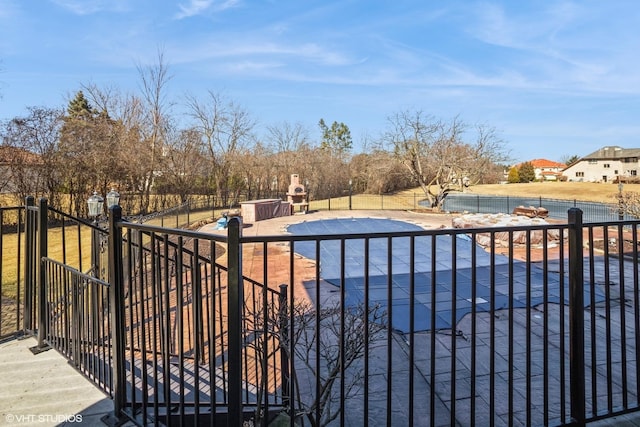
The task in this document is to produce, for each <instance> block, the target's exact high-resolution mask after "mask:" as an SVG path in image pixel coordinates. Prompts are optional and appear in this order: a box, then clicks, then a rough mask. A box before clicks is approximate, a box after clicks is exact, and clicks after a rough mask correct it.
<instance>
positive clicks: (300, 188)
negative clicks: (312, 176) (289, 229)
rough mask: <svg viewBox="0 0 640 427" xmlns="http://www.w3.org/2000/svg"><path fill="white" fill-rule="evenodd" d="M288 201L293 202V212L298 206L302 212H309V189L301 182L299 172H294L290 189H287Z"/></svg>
mask: <svg viewBox="0 0 640 427" xmlns="http://www.w3.org/2000/svg"><path fill="white" fill-rule="evenodd" d="M287 201H288V202H289V203H290V204H291V209H292V212H293V211H295V208H296V206H298V207H299V209H300V211H301V212H307V210H308V209H309V203H308V202H307V190H306V189H305V188H304V185H302V184H301V183H300V177H299V176H298V174H295V173H294V174H292V175H291V184H289V190H288V191H287Z"/></svg>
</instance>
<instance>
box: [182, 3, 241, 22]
mask: <svg viewBox="0 0 640 427" xmlns="http://www.w3.org/2000/svg"><path fill="white" fill-rule="evenodd" d="M239 3H240V0H225V1H222V2H217V1H215V0H191V1H190V2H189V3H188V4H187V5H183V4H179V5H178V7H179V8H180V12H179V13H177V14H176V16H175V19H184V18H190V17H192V16H196V15H200V14H202V13H204V12H206V11H211V12H222V11H224V10H227V9H231V8H233V7H236V6H237V5H238V4H239Z"/></svg>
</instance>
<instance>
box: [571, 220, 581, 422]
mask: <svg viewBox="0 0 640 427" xmlns="http://www.w3.org/2000/svg"><path fill="white" fill-rule="evenodd" d="M568 222H569V371H570V381H571V385H570V391H571V418H572V420H573V423H575V425H580V426H583V425H585V402H584V400H585V391H584V389H585V372H584V370H585V366H584V266H583V254H582V251H583V248H582V245H583V242H582V239H583V236H582V211H581V210H580V209H578V208H571V209H569V218H568Z"/></svg>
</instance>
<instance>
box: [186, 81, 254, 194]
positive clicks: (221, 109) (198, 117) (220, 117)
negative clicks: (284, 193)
mask: <svg viewBox="0 0 640 427" xmlns="http://www.w3.org/2000/svg"><path fill="white" fill-rule="evenodd" d="M186 102H187V108H188V110H189V113H188V114H189V115H190V116H191V117H192V118H193V119H194V121H195V123H194V125H193V128H194V129H196V130H197V131H198V132H200V135H201V139H202V144H203V146H204V149H205V152H206V153H207V156H208V158H209V163H210V168H211V170H212V171H213V178H214V183H213V184H214V186H215V190H216V193H217V194H218V196H219V197H221V198H222V199H223V201H224V202H223V203H224V204H226V203H227V197H228V191H229V189H230V186H231V185H232V179H233V176H232V172H233V168H232V166H233V163H232V162H233V159H234V158H235V157H236V155H237V154H238V153H239V152H241V151H242V150H243V149H245V148H248V146H249V145H250V144H251V143H252V141H253V135H252V131H253V128H254V126H255V122H254V121H253V119H252V118H251V117H250V115H249V113H248V112H247V111H245V110H244V109H243V108H241V107H240V106H239V105H237V104H235V103H233V102H232V101H227V100H225V99H224V98H223V97H222V96H221V95H219V94H217V93H214V92H212V91H208V92H207V97H206V99H205V100H200V99H198V98H196V97H195V96H192V95H187V98H186ZM240 181H241V180H240ZM238 184H239V183H238Z"/></svg>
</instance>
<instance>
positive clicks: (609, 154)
mask: <svg viewBox="0 0 640 427" xmlns="http://www.w3.org/2000/svg"><path fill="white" fill-rule="evenodd" d="M638 159H640V148H622V147H618V146H609V147H602V148H600V149H599V150H598V151H595V152H593V153H591V154H589V155H588V156H585V157H583V158H581V159H580V160H578V161H577V162H576V163H574V164H572V165H571V166H569V167H568V168H566V169H565V170H564V172H563V175H564V176H566V177H567V180H568V181H585V182H612V181H616V180H617V179H618V177H620V178H622V179H626V180H633V179H636V178H638V171H639V170H640V164H639V163H638Z"/></svg>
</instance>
